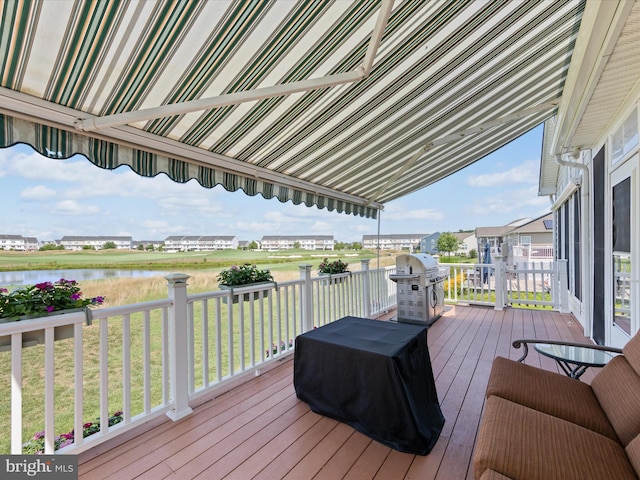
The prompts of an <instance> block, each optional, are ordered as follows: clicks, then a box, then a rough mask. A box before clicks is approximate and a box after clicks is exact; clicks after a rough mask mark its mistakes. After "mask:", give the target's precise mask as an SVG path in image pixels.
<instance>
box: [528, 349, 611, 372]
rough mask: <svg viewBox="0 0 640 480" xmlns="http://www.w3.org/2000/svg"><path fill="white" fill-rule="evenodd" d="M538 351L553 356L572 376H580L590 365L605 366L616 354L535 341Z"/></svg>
mask: <svg viewBox="0 0 640 480" xmlns="http://www.w3.org/2000/svg"><path fill="white" fill-rule="evenodd" d="M533 348H534V350H535V351H536V352H538V353H540V354H542V355H545V356H547V357H549V358H553V359H554V360H555V361H556V363H557V364H558V365H560V368H562V370H563V371H564V373H566V374H567V376H568V377H571V378H576V379H577V378H580V377H581V376H582V374H583V373H584V372H586V371H587V369H588V368H589V367H604V366H605V365H606V364H607V363H609V361H610V360H611V359H612V358H613V357H615V356H616V355H615V354H614V353H611V352H607V351H604V350H594V349H592V348H588V347H579V346H574V345H558V344H549V343H534V344H533Z"/></svg>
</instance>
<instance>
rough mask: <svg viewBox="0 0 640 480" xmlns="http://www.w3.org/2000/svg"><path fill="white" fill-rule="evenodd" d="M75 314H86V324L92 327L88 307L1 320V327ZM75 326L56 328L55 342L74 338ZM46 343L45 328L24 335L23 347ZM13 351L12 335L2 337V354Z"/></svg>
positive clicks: (0, 336) (0, 350)
mask: <svg viewBox="0 0 640 480" xmlns="http://www.w3.org/2000/svg"><path fill="white" fill-rule="evenodd" d="M75 312H84V315H85V323H86V324H87V325H91V310H89V309H88V308H86V307H82V308H72V309H68V310H58V311H55V312H48V313H44V314H40V315H38V316H33V315H22V316H20V317H18V318H16V319H10V318H0V325H1V324H7V323H14V322H17V321H20V322H39V323H45V321H46V320H49V319H50V318H51V317H54V316H58V315H63V314H66V313H75ZM74 326H75V324H72V323H71V324H68V325H60V326H58V327H54V329H53V332H54V333H53V339H54V341H58V340H64V339H66V338H73V336H74ZM43 343H44V327H43V328H42V329H39V330H31V331H29V332H24V333H23V334H22V347H23V348H26V347H32V346H34V345H38V344H43ZM10 349H11V335H0V352H3V351H6V350H10Z"/></svg>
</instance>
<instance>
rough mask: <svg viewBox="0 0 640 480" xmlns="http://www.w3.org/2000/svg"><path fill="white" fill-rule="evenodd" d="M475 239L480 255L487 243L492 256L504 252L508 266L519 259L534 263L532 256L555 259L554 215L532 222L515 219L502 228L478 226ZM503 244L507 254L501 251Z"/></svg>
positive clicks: (544, 216) (550, 214)
mask: <svg viewBox="0 0 640 480" xmlns="http://www.w3.org/2000/svg"><path fill="white" fill-rule="evenodd" d="M476 237H477V239H478V250H479V251H480V252H481V251H482V250H483V249H484V246H485V244H486V243H487V242H488V243H489V245H491V253H492V254H493V255H495V254H496V253H501V254H502V255H503V256H505V257H506V259H507V262H508V263H513V262H517V261H518V259H527V260H531V259H532V257H533V258H537V259H552V258H553V214H552V213H548V214H546V215H543V216H541V217H538V218H535V219H533V220H531V219H520V220H516V221H514V222H511V223H510V224H509V225H505V226H502V227H478V228H476ZM502 244H505V245H506V246H507V247H508V250H507V251H506V252H501V251H500V247H501V245H502Z"/></svg>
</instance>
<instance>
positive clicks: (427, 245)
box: [420, 232, 440, 255]
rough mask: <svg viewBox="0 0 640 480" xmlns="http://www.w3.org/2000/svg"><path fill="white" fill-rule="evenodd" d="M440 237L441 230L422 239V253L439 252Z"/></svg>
mask: <svg viewBox="0 0 640 480" xmlns="http://www.w3.org/2000/svg"><path fill="white" fill-rule="evenodd" d="M439 238H440V232H436V233H430V234H429V235H425V236H424V237H422V238H421V239H420V253H428V254H429V255H434V254H436V253H439V250H438V239H439Z"/></svg>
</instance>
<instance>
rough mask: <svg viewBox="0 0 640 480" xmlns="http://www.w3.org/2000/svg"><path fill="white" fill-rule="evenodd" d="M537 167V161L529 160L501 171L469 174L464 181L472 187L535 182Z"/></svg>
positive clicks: (536, 181) (536, 180) (536, 179)
mask: <svg viewBox="0 0 640 480" xmlns="http://www.w3.org/2000/svg"><path fill="white" fill-rule="evenodd" d="M538 167H539V162H535V161H533V160H529V161H526V162H524V163H522V164H520V165H518V166H516V167H513V168H511V169H509V170H505V171H503V172H497V173H483V174H480V175H470V176H469V177H467V179H466V182H467V184H468V185H470V186H472V187H497V186H502V187H504V186H508V185H509V184H514V183H530V184H537V183H538Z"/></svg>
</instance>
